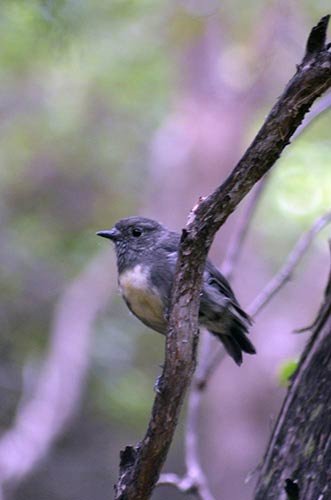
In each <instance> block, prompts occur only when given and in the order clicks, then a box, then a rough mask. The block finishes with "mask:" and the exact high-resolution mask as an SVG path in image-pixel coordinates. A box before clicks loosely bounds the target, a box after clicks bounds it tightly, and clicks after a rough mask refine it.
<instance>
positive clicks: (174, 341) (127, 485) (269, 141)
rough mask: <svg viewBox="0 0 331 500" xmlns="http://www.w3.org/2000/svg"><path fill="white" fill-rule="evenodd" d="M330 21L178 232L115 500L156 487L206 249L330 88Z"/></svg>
mask: <svg viewBox="0 0 331 500" xmlns="http://www.w3.org/2000/svg"><path fill="white" fill-rule="evenodd" d="M328 21H329V16H325V17H324V18H322V19H321V21H320V22H319V23H318V25H317V27H315V28H314V30H313V31H312V32H311V34H310V37H309V43H308V44H307V49H306V53H305V55H304V58H303V60H302V62H301V64H300V65H299V66H298V68H297V71H296V73H295V75H294V76H293V78H292V79H291V80H290V81H289V83H288V85H287V86H286V88H285V90H284V92H283V94H282V95H281V96H280V98H279V99H278V101H277V102H276V104H275V105H274V107H273V108H272V110H271V112H270V113H269V115H268V117H267V118H266V120H265V122H264V124H263V126H262V128H261V129H260V131H259V132H258V134H257V136H256V137H255V139H254V141H253V142H252V144H251V146H250V147H249V148H248V149H247V151H246V152H245V154H244V156H243V157H242V159H241V160H240V161H239V163H238V164H237V166H236V167H235V168H234V170H233V172H232V173H231V174H230V175H229V177H228V178H227V179H226V180H225V182H224V183H223V184H222V185H221V186H220V187H218V188H217V189H216V190H215V191H214V192H213V193H212V194H211V195H209V196H208V197H207V198H205V199H203V200H202V201H201V202H200V204H199V205H198V206H197V208H196V209H195V210H194V211H193V212H192V213H191V215H190V217H189V221H188V223H187V226H186V228H185V229H184V230H183V233H182V238H181V245H180V251H179V258H178V261H177V270H176V277H175V282H174V286H173V294H172V304H171V308H170V309H171V310H170V317H169V325H168V333H167V340H166V353H165V363H164V369H163V373H162V379H161V386H160V392H159V393H158V394H157V395H156V397H155V401H154V405H153V408H152V414H151V418H150V422H149V425H148V429H147V432H146V435H145V437H144V439H143V440H142V442H141V443H139V444H138V445H137V446H136V447H135V448H131V447H127V448H126V450H125V452H122V455H121V464H120V477H119V481H118V483H117V485H116V488H115V491H116V499H117V500H119V499H121V500H124V499H125V500H131V499H132V500H133V499H134V500H144V499H148V498H149V497H150V495H151V492H152V490H153V488H154V486H155V483H156V481H157V479H158V476H159V474H160V470H161V467H162V465H163V463H164V461H165V459H166V456H167V453H168V450H169V447H170V443H171V440H172V437H173V434H174V431H175V428H176V424H177V420H178V417H179V413H180V408H181V406H182V403H183V400H184V396H185V393H186V390H187V388H188V386H189V384H190V381H191V378H192V375H193V372H194V369H195V364H196V347H197V341H198V309H199V298H200V290H201V286H202V276H203V270H204V265H205V260H206V257H207V253H208V250H209V248H210V245H211V243H212V241H213V238H214V235H215V233H216V232H217V230H218V229H219V228H220V227H221V225H222V224H223V223H224V222H225V220H226V219H227V218H228V217H229V215H230V214H231V213H232V212H233V211H234V209H235V208H236V206H237V205H238V203H239V202H240V201H241V200H242V199H243V197H244V196H245V195H246V194H247V193H248V192H249V191H250V189H252V187H253V186H254V184H255V183H256V182H257V181H258V180H259V179H261V178H262V176H263V175H264V174H266V173H267V172H268V171H269V170H270V168H271V167H272V166H273V164H274V163H275V162H276V160H277V159H278V158H279V156H280V155H281V153H282V151H283V150H284V148H285V147H286V146H287V144H289V142H290V138H291V136H292V135H293V134H294V132H295V131H296V129H297V128H298V126H299V125H300V123H301V122H302V120H303V117H304V115H305V114H306V112H307V111H308V110H309V108H310V107H311V105H312V104H313V102H314V101H315V99H316V98H317V97H319V96H320V95H321V94H322V93H323V92H325V91H326V90H327V89H328V88H329V87H330V86H331V51H330V50H329V47H328V45H325V43H324V42H323V43H322V42H321V39H322V40H324V39H323V37H322V36H321V34H323V32H324V37H325V33H326V29H327V25H328ZM315 36H316V39H315Z"/></svg>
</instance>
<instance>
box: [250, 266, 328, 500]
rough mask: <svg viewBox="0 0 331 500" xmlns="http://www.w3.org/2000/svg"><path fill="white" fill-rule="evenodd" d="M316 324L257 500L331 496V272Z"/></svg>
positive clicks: (323, 499)
mask: <svg viewBox="0 0 331 500" xmlns="http://www.w3.org/2000/svg"><path fill="white" fill-rule="evenodd" d="M311 329H312V337H311V339H310V341H309V343H308V345H307V347H306V349H305V351H304V353H303V355H302V357H301V360H300V364H299V366H298V368H297V370H296V372H295V374H294V376H293V377H292V380H291V385H290V387H289V390H288V393H287V397H286V399H285V402H284V404H283V407H282V410H281V412H280V415H279V417H278V421H277V424H276V426H275V429H274V431H273V434H272V437H271V439H270V442H269V445H268V449H267V452H266V455H265V457H264V460H263V465H262V468H261V472H260V476H259V480H258V483H257V486H256V490H255V497H254V498H255V500H276V499H279V500H281V499H288V500H329V499H331V390H330V387H331V349H330V346H331V273H330V276H329V281H328V286H327V288H326V292H325V299H324V303H323V305H322V307H321V309H320V311H319V313H318V315H317V318H316V320H315V322H314V324H313V326H312V327H311Z"/></svg>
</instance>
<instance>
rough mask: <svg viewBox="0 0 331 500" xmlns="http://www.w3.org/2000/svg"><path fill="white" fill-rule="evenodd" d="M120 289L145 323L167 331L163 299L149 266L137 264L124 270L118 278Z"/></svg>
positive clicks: (161, 331) (130, 306)
mask: <svg viewBox="0 0 331 500" xmlns="http://www.w3.org/2000/svg"><path fill="white" fill-rule="evenodd" d="M118 282H119V289H120V292H121V294H122V296H123V297H124V299H125V301H126V302H127V304H128V306H129V308H130V309H131V311H132V312H133V314H135V315H136V316H137V317H138V318H139V319H140V320H141V321H143V323H145V324H146V325H147V326H149V327H151V328H153V329H154V330H157V331H158V332H160V333H164V332H165V328H166V324H165V320H164V315H163V304H162V299H161V297H160V295H159V293H158V291H157V290H156V289H155V288H154V287H153V286H152V284H151V283H150V270H149V268H148V267H144V266H141V265H140V264H139V265H136V266H135V267H133V268H131V269H128V270H126V271H124V272H122V273H121V274H120V276H119V278H118Z"/></svg>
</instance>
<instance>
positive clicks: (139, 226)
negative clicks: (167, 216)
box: [97, 217, 256, 365]
mask: <svg viewBox="0 0 331 500" xmlns="http://www.w3.org/2000/svg"><path fill="white" fill-rule="evenodd" d="M97 235H98V236H102V237H103V238H108V239H110V240H112V241H113V242H114V243H115V249H116V256H117V268H118V284H119V289H120V292H121V294H122V296H123V298H124V300H125V302H126V304H127V306H128V308H129V309H130V311H131V312H132V313H133V314H134V315H135V316H137V318H139V319H140V321H142V322H143V323H144V324H145V325H147V326H148V327H150V328H152V329H153V330H156V331H157V332H159V333H162V334H165V333H166V331H167V319H166V317H167V311H168V309H169V306H170V297H171V289H172V283H173V279H174V273H175V267H176V261H177V255H178V253H177V251H178V247H179V242H180V235H179V234H178V233H175V232H173V231H169V230H168V229H167V228H166V227H164V226H163V225H162V224H160V223H159V222H156V221H154V220H151V219H146V218H145V217H128V218H126V219H122V220H120V221H118V222H117V223H116V224H115V226H114V227H113V229H111V230H109V231H99V232H98V233H97ZM203 279H204V283H203V288H202V292H201V299H200V309H199V323H200V325H201V326H204V327H205V328H206V329H207V330H209V332H211V333H212V334H214V335H216V337H217V338H219V339H220V341H221V342H222V343H223V345H224V347H225V349H226V351H227V353H228V354H229V355H230V356H231V357H232V358H233V359H234V361H235V362H236V363H237V364H238V365H240V364H241V363H242V351H244V352H247V353H248V354H255V352H256V351H255V348H254V346H253V344H252V343H251V342H250V340H249V339H248V338H247V336H246V334H247V333H248V328H249V326H250V324H251V319H250V318H249V316H248V315H247V314H246V313H245V312H244V311H243V310H242V309H241V307H240V305H239V303H238V301H237V299H236V297H235V295H234V293H233V291H232V289H231V287H230V285H229V283H228V282H227V280H226V279H225V278H224V276H223V275H222V274H221V273H220V271H219V270H218V269H217V267H215V266H214V265H213V263H212V262H211V261H210V260H207V262H206V267H205V271H204V278H203Z"/></svg>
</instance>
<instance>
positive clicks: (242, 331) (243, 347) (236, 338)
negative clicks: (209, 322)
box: [211, 316, 256, 365]
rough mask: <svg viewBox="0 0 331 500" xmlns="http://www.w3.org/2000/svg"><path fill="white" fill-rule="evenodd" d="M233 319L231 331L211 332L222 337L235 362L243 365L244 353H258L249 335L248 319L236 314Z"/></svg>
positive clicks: (221, 339)
mask: <svg viewBox="0 0 331 500" xmlns="http://www.w3.org/2000/svg"><path fill="white" fill-rule="evenodd" d="M247 318H248V317H247ZM231 319H232V321H231V324H230V326H229V333H227V334H220V333H218V332H215V331H211V333H213V334H214V335H216V337H218V338H219V339H220V341H221V342H222V344H223V345H224V347H225V350H226V352H227V353H228V354H229V356H231V358H232V359H233V360H234V361H235V363H237V365H241V363H242V360H243V356H242V353H243V352H247V353H248V354H256V350H255V347H254V345H253V344H252V342H251V341H250V340H249V338H248V337H247V333H248V324H247V323H246V321H242V320H241V319H240V318H238V317H235V316H233V317H232V318H231ZM245 319H246V318H245Z"/></svg>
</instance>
